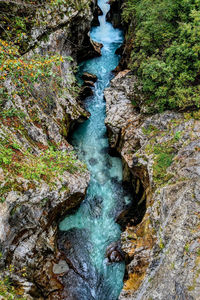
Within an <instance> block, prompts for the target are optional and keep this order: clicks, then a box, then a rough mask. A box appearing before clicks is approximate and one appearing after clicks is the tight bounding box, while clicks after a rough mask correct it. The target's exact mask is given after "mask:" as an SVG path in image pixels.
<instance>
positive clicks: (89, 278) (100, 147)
mask: <svg viewBox="0 0 200 300" xmlns="http://www.w3.org/2000/svg"><path fill="white" fill-rule="evenodd" d="M98 4H99V6H100V7H101V9H102V11H103V16H100V17H99V21H100V26H99V27H94V28H92V30H91V37H92V39H93V40H95V41H97V42H100V43H102V44H103V45H104V46H103V48H102V56H101V57H98V58H94V59H91V60H88V61H86V62H83V63H82V64H81V65H80V74H81V73H83V72H89V73H93V74H96V75H97V77H98V81H97V82H96V84H95V87H94V96H91V97H89V98H87V99H86V101H85V105H86V109H87V110H88V111H89V112H90V113H91V117H90V118H89V119H88V120H87V121H86V122H84V123H83V124H81V125H80V126H79V127H78V129H77V130H76V131H75V133H74V134H73V136H72V140H71V143H72V144H73V146H74V148H75V150H76V151H77V153H78V156H79V159H81V160H82V161H84V162H86V164H87V166H88V169H89V171H90V174H91V180H90V184H89V187H88V190H87V195H86V198H85V200H84V201H83V202H82V204H81V206H80V208H79V209H78V211H77V212H76V213H75V214H73V215H71V216H68V217H66V218H65V219H64V220H63V221H62V222H61V223H60V232H61V238H60V242H59V243H58V244H59V247H60V249H61V250H63V249H64V245H65V252H66V251H67V252H66V257H67V259H68V260H70V262H71V263H72V265H73V267H74V270H75V271H73V272H72V271H71V274H68V275H66V276H65V278H64V282H65V286H66V290H68V291H67V292H66V299H78V300H83V299H86V300H92V299H95V300H116V299H117V298H118V295H119V293H120V291H121V289H122V287H123V277H124V271H125V265H124V263H123V262H120V263H112V264H108V263H107V261H106V259H105V252H106V248H107V246H109V245H110V244H111V243H112V242H113V241H117V240H119V238H120V232H121V231H120V227H119V225H118V224H117V223H115V218H116V215H117V213H119V212H120V211H121V210H122V209H123V207H124V206H126V204H127V203H128V202H129V201H130V195H129V194H128V192H126V191H125V190H124V189H123V186H122V163H121V160H120V158H118V157H111V156H110V155H109V154H108V146H109V144H108V139H107V136H106V127H105V124H104V119H105V100H104V96H103V92H104V89H105V88H106V87H108V86H109V82H110V80H111V78H112V73H111V71H112V70H113V69H114V68H115V67H116V66H117V65H118V63H119V56H117V55H116V54H115V51H116V49H117V48H118V47H119V46H120V45H121V43H122V42H123V33H122V31H120V30H119V29H114V28H113V26H112V25H111V24H110V23H108V22H106V20H105V16H106V13H107V12H108V11H109V4H107V0H99V2H98ZM66 243H68V245H69V247H68V250H66ZM69 290H70V292H69Z"/></svg>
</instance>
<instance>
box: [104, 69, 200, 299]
mask: <svg viewBox="0 0 200 300" xmlns="http://www.w3.org/2000/svg"><path fill="white" fill-rule="evenodd" d="M136 81H137V78H135V77H134V75H132V74H131V72H128V71H125V72H122V73H119V74H118V75H117V77H115V78H114V79H113V80H112V81H111V87H110V88H108V89H106V91H105V99H106V114H107V117H106V121H105V122H106V125H107V128H108V132H109V138H110V145H111V147H113V148H115V149H117V151H118V152H119V153H120V154H121V156H122V159H123V169H124V174H123V175H124V179H125V180H129V181H131V182H132V185H133V187H134V190H135V193H136V196H137V199H138V200H137V203H135V204H134V205H135V208H136V211H137V210H140V206H141V205H142V203H145V206H146V213H145V214H144V216H143V219H142V220H140V221H139V224H138V221H136V222H135V221H134V220H133V223H132V224H131V222H130V223H128V224H127V225H128V226H127V227H126V230H125V231H124V232H123V233H122V236H121V241H122V249H123V251H124V252H125V253H126V257H127V266H126V269H127V276H128V278H127V280H125V283H124V288H123V290H122V292H121V295H120V297H119V299H120V300H125V299H130V300H131V299H137V300H143V299H160V300H165V299H176V298H177V299H198V298H199V294H200V281H199V280H200V279H199V276H198V268H199V254H198V253H199V245H198V240H199V238H200V234H199V225H200V223H199V218H198V211H199V200H200V197H199V194H200V177H199V167H200V155H199V146H200V121H199V119H198V118H197V119H194V118H193V117H192V115H191V114H189V113H188V114H182V113H177V112H171V111H166V112H164V113H161V114H155V115H152V116H149V115H145V114H142V113H140V114H139V113H138V111H137V110H135V109H134V105H133V104H132V103H131V101H132V100H134V98H137V99H138V97H139V95H138V92H137V89H136V88H135V82H136ZM142 111H145V108H144V107H143V109H142ZM141 187H142V188H141ZM133 212H134V210H133ZM121 217H123V216H121ZM132 217H133V218H134V213H133V216H132ZM136 217H137V213H136ZM134 222H135V224H134Z"/></svg>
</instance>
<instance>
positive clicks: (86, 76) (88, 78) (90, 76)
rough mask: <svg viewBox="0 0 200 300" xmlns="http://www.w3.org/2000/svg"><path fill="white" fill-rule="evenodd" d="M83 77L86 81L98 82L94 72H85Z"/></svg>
mask: <svg viewBox="0 0 200 300" xmlns="http://www.w3.org/2000/svg"><path fill="white" fill-rule="evenodd" d="M82 79H83V80H84V81H92V82H96V81H97V76H96V75H94V74H90V73H87V72H84V73H83V75H82Z"/></svg>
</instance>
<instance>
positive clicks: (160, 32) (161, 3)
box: [123, 0, 200, 111]
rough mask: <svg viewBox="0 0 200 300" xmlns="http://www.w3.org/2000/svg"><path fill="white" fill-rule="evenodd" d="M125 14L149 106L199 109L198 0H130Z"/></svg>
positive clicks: (133, 58) (133, 66)
mask: <svg viewBox="0 0 200 300" xmlns="http://www.w3.org/2000/svg"><path fill="white" fill-rule="evenodd" d="M123 18H124V20H125V21H126V22H129V23H131V25H130V26H129V32H128V36H127V38H128V39H129V40H130V41H131V47H132V51H131V57H130V68H131V69H132V70H133V71H134V72H135V74H136V75H137V77H138V79H139V84H141V85H142V92H143V95H144V102H145V104H146V105H147V106H148V107H149V108H150V109H149V110H150V111H155V110H157V111H162V110H164V109H168V108H169V109H174V108H176V109H177V108H178V109H188V108H193V107H200V1H199V0H157V1H154V0H126V1H125V6H124V11H123Z"/></svg>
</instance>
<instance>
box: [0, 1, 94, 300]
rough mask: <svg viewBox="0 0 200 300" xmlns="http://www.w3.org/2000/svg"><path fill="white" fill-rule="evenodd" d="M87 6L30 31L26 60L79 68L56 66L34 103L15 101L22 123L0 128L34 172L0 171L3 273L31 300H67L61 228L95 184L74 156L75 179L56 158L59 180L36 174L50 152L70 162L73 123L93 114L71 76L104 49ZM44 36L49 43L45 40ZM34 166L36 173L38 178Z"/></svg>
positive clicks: (0, 136)
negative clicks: (92, 34) (58, 58)
mask: <svg viewBox="0 0 200 300" xmlns="http://www.w3.org/2000/svg"><path fill="white" fill-rule="evenodd" d="M82 2H84V3H83V4H84V5H83V6H80V7H82V9H78V10H76V9H74V6H73V7H70V5H69V3H67V2H66V5H61V6H60V10H59V11H56V10H55V9H54V10H53V11H52V7H47V6H48V4H45V8H44V9H43V8H41V10H40V12H38V14H37V13H36V16H37V17H38V18H42V19H43V18H44V15H45V12H46V11H48V10H49V11H50V12H49V15H48V18H47V19H45V24H44V26H43V27H40V28H32V31H31V34H32V40H31V44H30V47H35V46H36V45H37V48H36V47H35V48H33V50H31V51H29V52H28V53H26V54H25V55H26V57H27V58H32V57H33V55H35V54H42V55H45V54H47V53H48V55H49V57H51V55H55V54H60V55H62V56H63V57H68V56H72V57H73V58H74V61H71V60H68V59H65V60H64V61H63V62H61V63H60V66H54V67H53V69H52V74H53V75H52V78H49V81H48V82H46V83H44V82H37V84H36V83H35V84H34V86H33V87H32V93H33V97H31V96H30V97H23V98H22V97H20V96H19V95H16V97H15V99H14V101H12V100H9V101H8V102H7V103H6V109H10V108H13V109H14V110H17V111H20V112H21V114H22V113H23V116H22V117H19V118H18V117H14V118H4V119H3V121H2V122H1V125H0V140H1V141H6V142H9V143H10V142H12V143H13V144H14V145H15V147H16V148H13V149H14V150H13V151H14V153H16V155H14V157H13V158H12V159H14V160H17V159H18V158H20V157H21V156H22V155H24V160H23V162H26V163H27V165H26V166H28V165H29V166H30V171H29V168H28V167H27V172H28V176H25V177H24V176H22V175H23V174H19V176H18V177H16V176H15V174H14V171H15V170H10V169H9V166H8V168H7V169H6V168H5V167H4V166H3V167H2V168H0V196H1V201H0V250H1V252H2V256H0V267H2V272H3V269H4V268H5V267H7V266H9V265H13V268H14V271H13V272H10V271H5V273H6V274H7V275H9V276H10V277H11V278H12V280H13V281H14V282H15V283H16V284H17V285H18V286H20V289H21V290H22V291H23V292H24V295H26V297H27V299H32V297H33V299H38V298H39V299H48V297H49V299H56V297H58V299H61V298H59V297H60V294H59V292H57V291H59V290H61V289H62V284H61V283H60V282H59V280H58V279H57V277H56V275H55V274H57V275H59V272H60V271H61V269H62V270H64V271H66V270H67V265H63V264H62V257H60V256H59V253H58V251H57V247H56V235H57V225H58V222H59V220H60V218H61V217H62V216H64V215H65V214H66V213H68V212H69V211H70V210H71V209H74V208H76V207H77V206H78V205H79V204H80V202H81V201H82V200H83V198H84V196H85V192H86V189H87V185H88V182H89V173H88V171H87V170H86V169H85V168H84V167H83V166H82V165H81V164H80V162H79V161H78V160H77V158H76V157H75V156H74V157H73V161H74V162H73V166H74V170H73V171H72V172H70V171H69V170H64V171H63V172H61V170H60V169H59V168H58V169H55V170H54V167H55V166H53V165H52V168H50V165H51V159H50V161H49V162H48V163H46V164H47V167H48V168H49V170H50V171H52V172H53V173H54V176H52V177H51V178H48V177H47V175H48V174H45V173H44V174H43V175H42V176H41V178H40V180H38V178H37V176H35V173H36V172H37V169H39V170H41V169H42V168H43V167H44V164H45V161H40V158H41V157H43V155H44V153H45V151H46V150H48V151H53V150H54V149H56V151H58V152H57V153H62V154H63V156H64V157H65V156H66V157H68V155H69V152H71V151H72V150H73V148H72V146H71V145H70V144H69V143H68V142H67V140H66V137H67V136H68V134H69V131H70V129H71V127H72V126H73V124H74V122H81V121H83V120H84V119H86V118H87V117H88V115H89V114H88V113H87V112H86V111H85V110H84V109H83V108H82V106H81V105H80V104H79V103H78V102H77V99H76V97H77V94H76V92H75V91H74V86H75V77H74V73H73V70H74V67H76V61H77V60H78V59H79V55H80V54H81V57H83V52H87V51H88V50H87V51H86V50H85V49H86V48H85V46H86V44H87V46H88V47H89V48H90V49H93V50H94V51H93V50H91V52H92V51H93V55H94V53H95V51H96V50H95V47H98V45H96V44H93V43H92V42H91V41H90V42H89V40H90V38H89V36H88V32H89V30H90V24H91V21H92V19H93V11H94V9H95V5H96V1H93V0H92V1H90V4H91V5H88V4H89V3H88V1H82ZM92 4H93V6H92ZM73 5H74V4H73ZM66 6H68V8H67V10H66ZM43 36H45V37H46V39H45V40H41V37H43ZM72 37H73V39H72ZM82 45H84V47H82ZM91 45H93V46H91ZM91 47H93V48H91ZM81 51H83V52H81ZM85 55H86V53H85ZM85 57H86V56H85ZM53 76H59V77H60V78H61V80H62V84H63V86H62V88H61V89H60V90H59V89H56V88H55V86H54V79H53ZM5 85H6V86H7V87H8V90H9V91H13V90H14V89H15V87H14V86H13V85H12V82H11V80H9V79H8V80H7V81H6V82H5ZM52 149H53V150H52ZM27 150H28V152H27V155H25V153H26V151H27ZM53 160H55V161H56V158H54V159H53ZM19 161H20V160H19ZM39 161H40V163H39ZM34 163H36V166H37V167H36V171H34V172H33V171H31V170H32V168H33V166H34ZM48 164H49V165H48ZM60 168H61V169H62V168H64V166H63V165H61V167H60ZM31 172H32V173H31ZM22 173H23V172H22ZM53 173H52V174H53ZM30 175H31V176H32V178H30ZM64 271H63V272H64ZM2 272H1V273H2ZM55 291H56V292H55ZM30 295H32V296H30ZM51 297H55V298H51Z"/></svg>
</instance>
